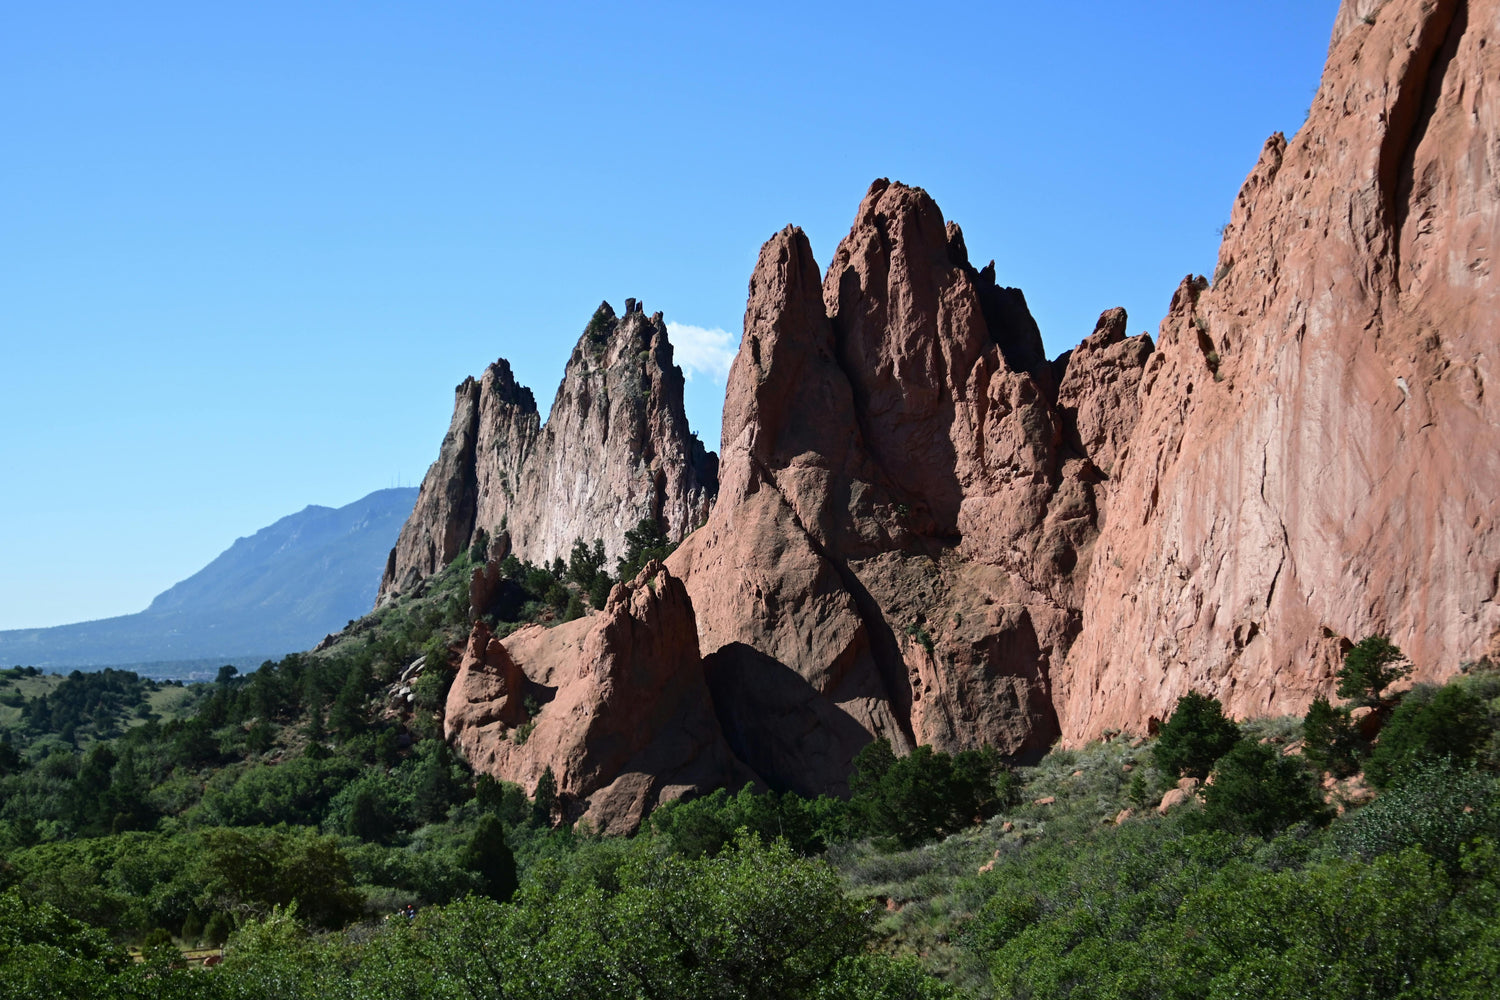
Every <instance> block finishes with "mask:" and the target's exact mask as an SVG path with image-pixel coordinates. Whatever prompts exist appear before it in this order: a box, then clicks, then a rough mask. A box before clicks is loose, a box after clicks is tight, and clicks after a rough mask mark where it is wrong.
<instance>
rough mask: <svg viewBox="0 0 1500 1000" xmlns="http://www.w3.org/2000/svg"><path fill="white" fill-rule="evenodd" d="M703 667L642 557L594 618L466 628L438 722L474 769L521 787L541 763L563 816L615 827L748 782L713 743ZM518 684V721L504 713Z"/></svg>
mask: <svg viewBox="0 0 1500 1000" xmlns="http://www.w3.org/2000/svg"><path fill="white" fill-rule="evenodd" d="M481 647H482V648H483V649H484V655H483V657H480V656H479V655H478V654H477V650H478V649H479V648H481ZM497 664H498V666H497ZM703 670H704V668H703V661H702V660H701V659H700V658H699V656H698V635H697V627H696V625H695V623H694V619H693V608H692V605H691V603H690V602H689V601H688V596H687V591H686V590H685V589H684V588H683V585H682V582H681V581H680V580H678V579H677V578H676V577H674V576H672V575H671V574H670V573H668V572H667V571H666V570H664V569H663V568H662V567H661V565H660V564H659V563H654V562H653V563H650V564H649V565H647V566H646V567H645V568H644V569H643V570H642V571H641V573H640V575H639V576H637V577H636V578H635V580H634V581H632V582H631V583H628V584H617V585H616V586H615V589H614V591H613V592H612V593H611V594H610V597H609V601H608V602H607V603H606V605H605V607H604V610H603V611H602V612H601V613H599V614H596V615H590V616H588V617H586V618H580V619H578V620H576V621H572V622H568V623H566V624H564V625H559V626H557V627H556V628H545V627H543V626H540V625H533V626H530V627H528V628H525V629H522V630H520V631H519V632H516V633H515V634H514V635H512V636H510V637H508V638H507V639H505V640H504V641H503V642H501V641H496V640H493V639H489V638H488V632H487V630H485V628H484V626H483V624H480V625H476V626H475V632H474V635H473V636H472V637H471V638H470V641H469V648H468V650H467V651H466V652H465V655H464V660H463V663H462V665H461V666H460V668H459V673H458V676H457V677H456V678H455V679H454V682H453V687H452V688H451V689H450V691H449V694H448V704H447V712H446V715H445V720H444V729H445V733H446V735H447V737H448V738H449V739H450V740H453V741H454V742H456V743H457V745H458V746H459V747H460V748H461V749H462V750H463V751H464V753H465V755H466V756H467V757H468V759H469V760H470V762H471V763H473V765H474V767H475V769H476V770H478V771H480V772H482V773H486V774H491V775H493V776H494V777H496V778H499V779H502V780H505V781H513V782H515V783H517V784H519V785H521V786H523V787H524V788H526V789H527V791H528V793H531V792H533V791H535V788H536V783H537V781H538V780H539V779H540V778H541V775H542V772H543V771H544V770H545V769H546V768H548V767H550V768H552V771H553V774H554V776H555V777H556V779H557V787H558V792H559V795H560V798H561V800H562V802H563V809H564V816H565V817H566V818H567V819H569V820H573V819H578V818H579V817H582V818H583V819H585V820H587V821H588V822H589V823H590V824H591V825H592V826H593V827H594V828H595V829H596V830H599V831H601V832H628V831H630V830H634V829H635V828H636V827H637V826H638V825H639V824H640V821H641V819H642V817H644V816H645V815H646V814H647V813H649V812H650V810H651V809H652V808H654V807H655V806H656V805H658V804H660V803H661V802H663V801H666V800H668V799H673V798H677V797H678V796H680V795H683V794H685V793H688V792H694V793H697V792H704V791H708V790H710V789H713V788H716V787H719V786H721V785H731V786H733V787H736V788H737V787H740V786H742V785H744V784H745V783H747V782H753V781H754V780H755V776H754V775H753V774H751V773H750V772H749V771H747V770H746V769H745V768H744V767H743V766H742V765H741V764H740V763H739V762H738V761H737V760H735V758H734V756H733V754H731V753H730V751H729V748H728V747H727V746H726V745H725V742H724V737H723V734H722V733H721V731H720V728H719V723H718V720H717V718H716V716H715V714H714V706H713V703H712V701H711V700H710V697H709V693H708V688H707V686H706V684H705V682H704V674H703ZM518 678H519V681H518ZM518 684H520V685H522V686H524V687H525V689H526V691H527V692H528V693H529V694H530V697H531V698H532V700H533V702H534V703H535V704H536V706H537V709H536V712H535V714H534V715H533V716H531V717H530V718H529V719H528V718H526V717H525V713H524V711H522V712H519V713H517V712H513V711H511V707H512V706H515V705H517V704H518V703H519V704H521V705H524V698H525V695H521V694H519V690H520V689H519V687H518Z"/></svg>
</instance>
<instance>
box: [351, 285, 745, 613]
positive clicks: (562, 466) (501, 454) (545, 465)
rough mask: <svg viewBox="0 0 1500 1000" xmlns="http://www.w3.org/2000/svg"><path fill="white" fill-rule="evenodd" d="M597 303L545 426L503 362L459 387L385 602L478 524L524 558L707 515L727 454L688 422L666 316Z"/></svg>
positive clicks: (671, 529)
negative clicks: (645, 522) (707, 446)
mask: <svg viewBox="0 0 1500 1000" xmlns="http://www.w3.org/2000/svg"><path fill="white" fill-rule="evenodd" d="M630 305H631V306H632V308H631V310H630V311H628V312H627V313H626V314H625V315H624V316H616V315H615V312H614V310H613V309H611V308H610V306H609V304H608V303H604V304H602V305H600V307H599V309H598V311H597V312H596V313H595V314H594V318H593V319H592V320H590V322H589V325H588V328H587V329H585V330H584V332H583V336H581V337H580V338H579V340H578V344H577V346H576V347H574V349H573V354H572V356H571V358H570V359H569V361H568V364H567V368H566V370H565V371H564V374H563V380H562V384H561V385H560V386H559V387H558V390H557V397H556V399H555V400H554V401H553V403H552V411H551V413H550V414H549V415H548V417H547V422H546V423H545V424H543V423H541V419H540V416H539V414H538V412H537V408H536V401H535V399H534V397H533V396H532V394H531V390H530V389H527V388H526V387H525V386H522V385H519V384H517V382H516V381H515V377H514V376H513V375H512V373H511V370H510V365H509V364H508V363H507V362H506V361H505V360H503V359H502V360H500V361H497V362H495V363H494V364H493V365H491V366H490V367H489V368H488V369H486V370H485V373H484V375H483V376H482V377H481V378H480V379H479V380H477V381H476V380H475V379H472V378H470V379H466V380H465V381H464V383H463V384H462V385H460V386H459V387H458V389H457V390H456V400H455V403H454V408H453V422H452V425H451V426H450V427H449V429H448V433H447V435H446V436H445V437H444V438H443V444H442V448H441V449H440V450H439V453H438V459H437V461H436V462H434V463H433V465H432V467H431V468H430V469H428V471H427V476H426V478H425V479H423V481H422V490H421V495H420V497H419V498H418V500H417V506H416V509H415V510H414V511H413V512H412V516H411V519H410V520H409V521H408V522H407V523H406V525H405V527H403V528H402V530H401V537H400V539H399V540H398V541H397V542H396V547H395V548H394V549H393V550H392V552H391V557H390V559H389V561H388V563H387V565H386V571H385V577H384V579H383V580H382V581H381V586H380V599H381V600H384V599H385V598H386V597H387V596H388V595H392V594H395V593H400V592H402V591H404V590H407V589H409V588H411V587H412V586H413V585H415V584H416V583H417V582H418V581H420V580H422V579H424V578H426V577H428V576H430V575H431V574H433V573H435V572H436V571H437V570H439V569H441V568H442V567H443V565H444V564H446V563H447V562H448V561H449V560H451V559H452V558H453V557H454V556H456V555H457V554H458V553H459V552H460V551H461V550H462V549H463V548H465V547H467V546H468V545H469V544H470V543H471V542H472V541H473V540H474V539H475V538H476V537H477V535H478V533H479V532H480V531H481V530H482V531H484V532H486V533H487V534H488V535H489V536H490V537H492V538H498V537H499V536H501V535H502V534H504V535H505V536H507V537H508V539H509V544H510V551H511V552H513V553H515V555H516V556H517V557H518V558H521V559H523V560H528V561H530V562H535V563H542V562H550V561H551V560H553V559H555V558H557V557H562V558H564V559H566V558H567V555H568V552H569V551H570V550H571V548H572V546H573V542H574V540H576V539H580V538H581V539H583V540H584V541H586V542H592V541H593V540H594V539H596V538H597V539H602V540H603V542H604V551H605V554H606V556H607V557H608V558H609V559H611V560H613V559H614V558H615V557H617V556H619V555H621V554H622V553H623V551H624V539H625V532H626V531H628V530H629V529H631V528H633V527H635V526H636V525H637V524H638V523H640V521H641V520H642V519H644V518H647V517H651V518H655V519H656V520H657V522H658V523H659V524H660V525H661V526H662V528H663V529H664V530H665V531H666V534H667V537H668V538H670V539H672V540H674V541H676V540H680V539H681V538H683V537H684V536H685V535H687V533H688V532H690V531H691V530H692V529H693V528H695V527H696V526H698V525H699V524H701V523H702V522H703V521H704V520H705V519H706V518H707V517H708V511H709V507H710V506H711V505H712V503H713V499H714V497H715V495H716V494H717V493H718V457H717V456H716V455H714V454H713V453H712V452H708V451H705V450H704V448H703V444H702V443H701V442H700V441H699V440H698V439H697V437H695V436H694V435H693V433H692V432H691V430H690V429H689V428H688V422H687V415H686V414H685V413H684V411H683V406H682V386H683V379H682V370H681V369H680V368H678V367H677V366H676V365H674V364H673V363H672V345H671V343H670V342H669V341H668V339H667V329H666V325H665V324H664V323H663V322H662V317H661V313H656V314H654V315H652V316H650V317H647V316H646V315H645V313H644V312H643V311H642V310H641V306H640V305H639V304H637V303H635V302H634V301H632V302H631V303H630Z"/></svg>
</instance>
